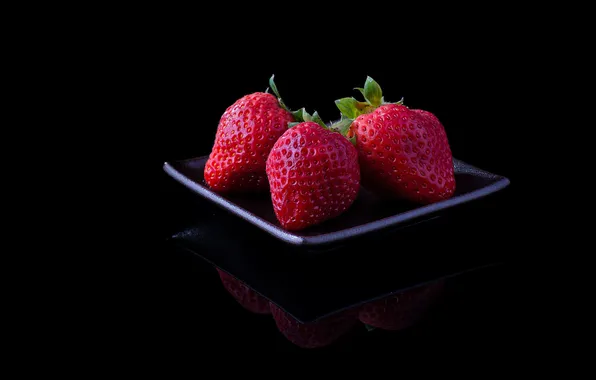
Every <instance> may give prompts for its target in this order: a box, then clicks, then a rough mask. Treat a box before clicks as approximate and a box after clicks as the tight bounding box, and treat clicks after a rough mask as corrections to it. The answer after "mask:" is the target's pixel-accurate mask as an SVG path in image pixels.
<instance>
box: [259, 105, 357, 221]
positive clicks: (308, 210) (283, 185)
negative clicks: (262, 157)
mask: <svg viewBox="0 0 596 380" xmlns="http://www.w3.org/2000/svg"><path fill="white" fill-rule="evenodd" d="M301 118H302V119H304V120H307V121H305V122H302V123H298V124H297V125H295V126H293V127H291V128H290V129H289V130H287V131H286V132H285V133H284V134H283V135H282V136H281V137H280V138H279V140H277V142H276V143H275V145H274V146H273V149H272V150H271V154H270V155H269V158H268V159H267V177H268V180H269V184H270V186H271V200H272V202H273V209H274V211H275V215H276V216H277V219H278V220H279V222H280V224H281V225H282V227H283V228H285V229H286V230H301V229H304V228H306V227H309V226H312V225H315V224H319V223H322V222H324V221H326V220H328V219H331V218H335V217H337V216H338V215H340V214H342V213H343V212H345V211H346V210H347V209H348V208H349V207H350V206H351V205H352V203H353V202H354V200H355V199H356V196H357V195H358V190H359V188H360V168H359V166H358V153H357V151H356V148H354V146H353V145H352V144H351V143H350V141H348V139H347V138H345V137H344V136H342V135H341V134H340V133H337V132H334V131H332V130H330V129H328V128H327V127H326V126H325V124H323V122H322V121H320V118H318V115H317V114H316V112H315V114H314V115H313V116H312V117H311V116H310V115H308V114H307V113H306V112H304V113H303V116H302V117H301ZM314 119H316V120H317V121H318V123H317V122H314V121H311V120H314Z"/></svg>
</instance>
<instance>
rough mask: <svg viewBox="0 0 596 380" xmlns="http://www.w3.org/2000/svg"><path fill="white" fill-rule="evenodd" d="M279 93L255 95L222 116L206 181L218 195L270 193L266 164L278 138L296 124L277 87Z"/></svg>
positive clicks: (228, 109)
mask: <svg viewBox="0 0 596 380" xmlns="http://www.w3.org/2000/svg"><path fill="white" fill-rule="evenodd" d="M273 77H274V76H272V77H271V79H270V80H269V85H270V87H271V88H272V90H273V92H274V93H275V95H276V96H277V97H276V96H274V95H272V94H269V93H267V92H255V93H253V94H250V95H245V96H243V97H242V98H240V99H238V100H237V101H236V102H235V103H234V104H232V105H231V106H229V107H228V108H227V109H226V111H225V112H224V114H223V115H222V116H221V119H220V121H219V125H218V127H217V132H216V134H215V141H214V144H213V148H212V149H211V153H210V155H209V159H208V160H207V163H206V164H205V170H204V176H205V182H206V183H207V184H208V185H209V186H210V187H211V188H212V189H213V190H215V191H218V192H257V191H262V190H267V188H268V183H267V176H266V174H265V162H266V160H267V157H268V156H269V151H270V150H271V148H272V147H273V144H275V142H276V141H277V139H278V138H279V137H280V136H281V135H282V134H283V133H284V132H285V131H286V130H287V127H288V123H290V122H292V121H294V117H293V116H292V113H291V111H290V110H289V109H288V108H287V107H286V106H285V105H284V103H283V101H282V100H281V97H280V96H279V93H278V91H277V87H276V86H275V83H274V82H273Z"/></svg>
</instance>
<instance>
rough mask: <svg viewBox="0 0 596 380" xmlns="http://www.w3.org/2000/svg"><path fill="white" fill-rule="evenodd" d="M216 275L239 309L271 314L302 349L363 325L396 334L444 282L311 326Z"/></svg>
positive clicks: (426, 306) (417, 317)
mask: <svg viewBox="0 0 596 380" xmlns="http://www.w3.org/2000/svg"><path fill="white" fill-rule="evenodd" d="M217 271H218V272H219V277H220V279H221V281H222V283H223V286H224V288H225V289H226V290H227V291H228V292H229V293H230V294H231V295H232V296H233V297H234V298H235V299H236V301H238V303H239V304H240V305H242V306H243V307H244V308H245V309H247V310H249V311H251V312H253V313H258V314H272V316H273V319H274V321H275V324H276V325H277V328H278V329H279V331H280V332H281V333H282V334H283V335H284V336H285V337H286V338H287V339H288V340H289V341H290V342H292V343H294V344H295V345H297V346H299V347H302V348H317V347H324V346H328V345H330V344H332V343H334V342H335V341H336V340H337V339H339V338H340V337H341V336H342V335H344V334H346V333H348V332H349V331H350V330H351V329H353V328H354V327H355V326H356V325H358V324H359V323H364V324H365V325H366V326H367V327H368V328H369V329H370V328H378V329H382V330H391V331H397V330H402V329H405V328H408V327H410V326H412V325H413V324H414V323H416V322H417V321H418V320H420V319H421V318H422V317H423V316H424V314H425V313H426V312H427V311H428V310H429V308H430V307H431V306H432V305H433V304H434V303H435V302H436V300H437V298H438V297H439V296H440V295H441V294H442V292H443V289H444V281H443V280H439V281H436V282H434V283H431V284H429V285H424V286H419V287H417V288H413V289H409V290H406V291H404V292H401V293H399V294H394V295H391V296H388V297H386V298H383V299H380V300H377V301H372V302H369V303H366V304H364V305H362V306H359V307H354V308H351V309H349V310H346V311H342V312H339V313H336V314H332V315H331V316H328V317H324V318H322V319H319V320H317V321H315V322H310V323H302V322H299V321H298V320H296V319H295V318H294V317H292V316H291V315H289V314H288V313H286V312H285V311H283V310H282V309H280V308H279V307H278V306H277V305H275V304H273V303H270V302H269V301H268V300H267V299H265V298H264V297H263V296H261V295H260V294H258V293H257V292H255V291H254V290H252V289H251V288H249V287H248V286H246V285H245V284H244V283H243V282H241V281H240V280H238V279H237V278H235V277H233V276H231V275H230V274H228V273H226V272H224V271H222V270H220V269H217Z"/></svg>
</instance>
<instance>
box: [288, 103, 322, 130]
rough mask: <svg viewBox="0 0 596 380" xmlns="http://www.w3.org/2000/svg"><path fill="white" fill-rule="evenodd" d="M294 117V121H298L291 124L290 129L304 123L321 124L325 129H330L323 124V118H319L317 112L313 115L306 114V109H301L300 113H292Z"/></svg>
mask: <svg viewBox="0 0 596 380" xmlns="http://www.w3.org/2000/svg"><path fill="white" fill-rule="evenodd" d="M292 116H294V120H296V121H294V122H291V123H289V124H288V128H292V127H293V126H295V125H298V124H300V123H303V122H305V121H314V122H315V123H317V124H319V125H320V126H321V127H323V128H325V129H329V127H328V126H327V125H325V123H324V122H323V119H321V116H319V113H318V112H317V111H315V112H314V113H313V114H312V115H311V114H309V113H308V112H306V109H304V108H300V109H299V110H298V111H294V112H292Z"/></svg>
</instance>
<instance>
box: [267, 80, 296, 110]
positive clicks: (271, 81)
mask: <svg viewBox="0 0 596 380" xmlns="http://www.w3.org/2000/svg"><path fill="white" fill-rule="evenodd" d="M274 77H275V74H273V75H271V78H269V87H271V90H272V91H273V93H274V94H275V96H277V101H278V102H279V105H280V107H281V108H283V109H285V110H286V111H288V112H292V111H291V110H290V109H289V108H288V107H287V106H286V105H285V104H284V101H283V100H282V99H281V96H280V95H279V91H278V90H277V86H276V85H275V82H274V81H273V78H274ZM267 90H269V89H267Z"/></svg>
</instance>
